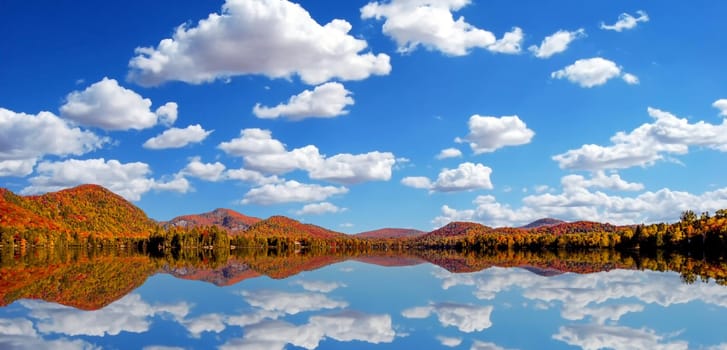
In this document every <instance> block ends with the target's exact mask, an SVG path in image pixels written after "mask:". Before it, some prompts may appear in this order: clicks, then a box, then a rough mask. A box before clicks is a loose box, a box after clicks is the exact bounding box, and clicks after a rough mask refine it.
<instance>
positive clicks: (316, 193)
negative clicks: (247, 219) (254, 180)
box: [242, 180, 348, 205]
mask: <svg viewBox="0 0 727 350" xmlns="http://www.w3.org/2000/svg"><path fill="white" fill-rule="evenodd" d="M347 192H348V189H347V188H345V187H335V186H321V185H311V184H302V183H300V182H297V181H294V180H289V181H286V182H283V183H279V184H266V185H263V186H260V187H256V188H253V189H251V190H250V191H248V192H247V193H246V194H245V196H244V197H243V199H242V204H259V205H271V204H281V203H292V202H316V201H323V200H325V199H326V198H328V197H330V196H333V195H337V194H344V193H347Z"/></svg>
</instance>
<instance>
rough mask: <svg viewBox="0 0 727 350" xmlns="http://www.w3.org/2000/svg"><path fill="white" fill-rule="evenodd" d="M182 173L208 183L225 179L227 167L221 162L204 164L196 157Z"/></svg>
mask: <svg viewBox="0 0 727 350" xmlns="http://www.w3.org/2000/svg"><path fill="white" fill-rule="evenodd" d="M180 173H181V174H182V175H188V176H192V177H196V178H198V179H202V180H206V181H219V180H222V179H223V178H224V177H223V174H224V173H225V165H224V164H222V163H220V162H214V163H202V161H201V160H200V158H199V157H194V158H192V159H190V161H189V163H188V164H187V166H186V167H184V169H182V171H180Z"/></svg>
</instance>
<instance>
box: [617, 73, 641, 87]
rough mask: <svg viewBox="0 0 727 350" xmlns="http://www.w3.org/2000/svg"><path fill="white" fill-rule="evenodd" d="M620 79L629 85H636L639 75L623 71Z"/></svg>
mask: <svg viewBox="0 0 727 350" xmlns="http://www.w3.org/2000/svg"><path fill="white" fill-rule="evenodd" d="M621 79H623V80H624V81H625V82H626V84H629V85H637V84H638V83H639V77H637V76H635V75H633V74H631V73H624V75H622V76H621Z"/></svg>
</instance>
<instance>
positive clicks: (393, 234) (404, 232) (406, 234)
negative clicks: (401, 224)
mask: <svg viewBox="0 0 727 350" xmlns="http://www.w3.org/2000/svg"><path fill="white" fill-rule="evenodd" d="M424 234H426V232H424V231H419V230H415V229H411V228H382V229H378V230H373V231H366V232H360V233H357V234H355V235H354V237H360V238H410V237H419V236H421V235H424Z"/></svg>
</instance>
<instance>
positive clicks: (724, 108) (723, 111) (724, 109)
mask: <svg viewBox="0 0 727 350" xmlns="http://www.w3.org/2000/svg"><path fill="white" fill-rule="evenodd" d="M712 107H714V108H717V109H719V115H721V116H723V117H727V99H724V98H722V99H719V100H717V101H714V103H713V104H712Z"/></svg>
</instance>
